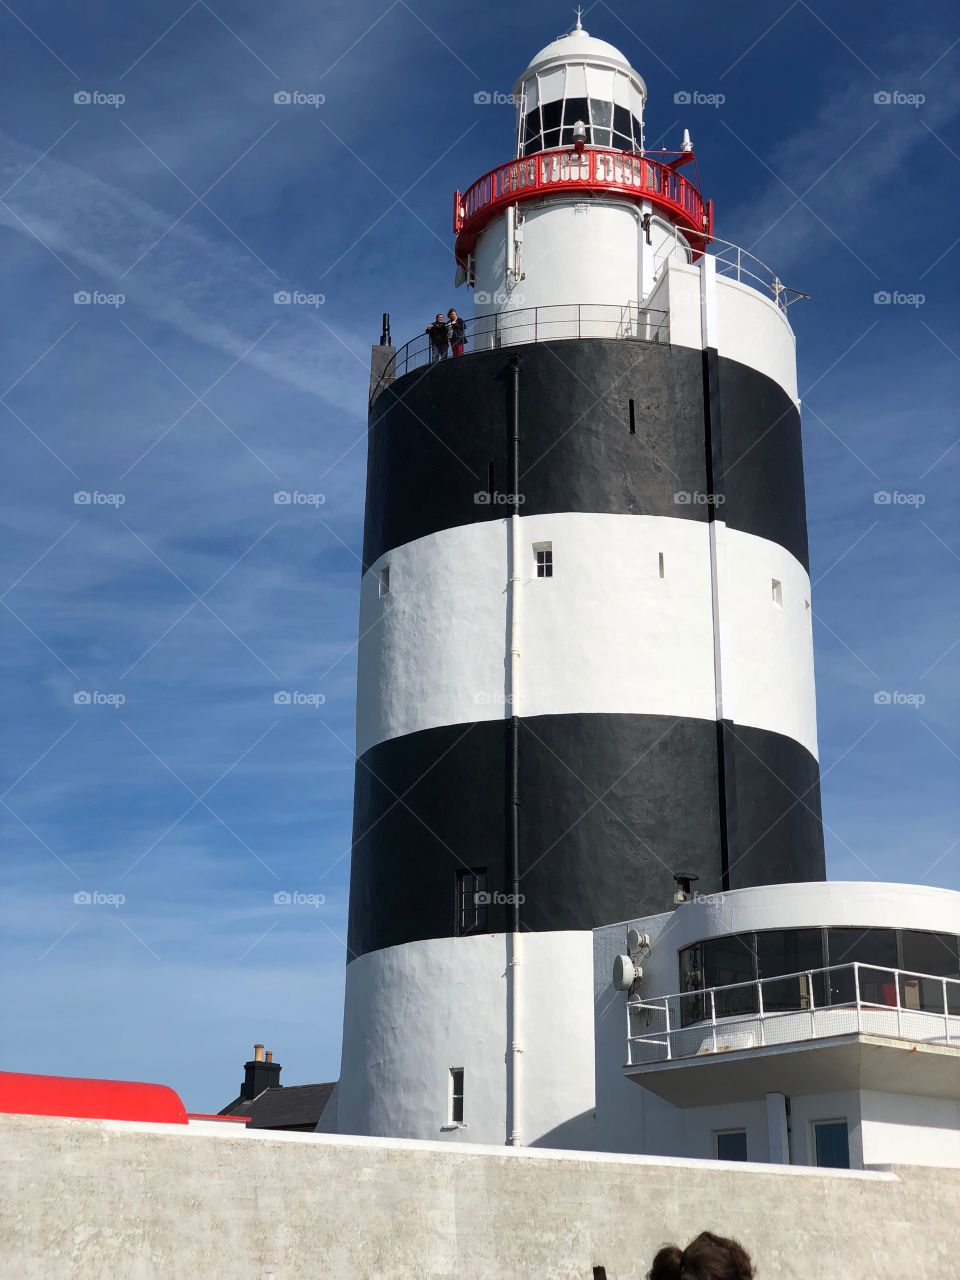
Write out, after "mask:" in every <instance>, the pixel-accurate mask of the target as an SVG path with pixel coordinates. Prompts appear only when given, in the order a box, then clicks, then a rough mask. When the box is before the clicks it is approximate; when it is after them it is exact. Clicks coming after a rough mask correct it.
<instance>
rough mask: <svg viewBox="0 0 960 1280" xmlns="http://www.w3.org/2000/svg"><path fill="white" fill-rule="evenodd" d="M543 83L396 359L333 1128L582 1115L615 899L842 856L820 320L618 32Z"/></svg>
mask: <svg viewBox="0 0 960 1280" xmlns="http://www.w3.org/2000/svg"><path fill="white" fill-rule="evenodd" d="M515 94H516V100H517V104H518V105H517V116H516V127H515V133H514V138H513V143H514V145H513V155H512V157H510V158H508V159H507V160H506V161H505V162H504V163H502V164H500V165H499V166H498V167H497V168H495V169H493V170H492V171H491V172H489V173H487V174H485V175H484V176H483V177H481V178H480V179H479V180H478V181H476V182H474V183H473V184H472V185H471V186H469V187H467V188H466V189H464V190H463V191H458V192H456V194H455V196H454V233H455V236H456V241H455V253H456V259H457V264H458V268H457V269H458V279H459V281H460V282H461V283H463V284H465V285H466V286H467V290H468V291H469V292H470V293H471V294H472V295H473V299H474V305H473V310H474V312H475V314H474V316H473V317H472V318H471V319H470V320H469V321H468V329H467V345H466V350H465V353H464V354H462V355H461V354H457V355H451V356H446V352H445V351H444V352H438V351H436V350H434V349H433V348H432V347H431V344H430V342H429V340H428V339H427V338H426V337H421V338H420V339H419V340H417V341H415V342H413V343H411V344H408V346H407V347H405V348H401V349H400V350H398V351H397V352H396V353H395V354H393V355H392V356H389V355H388V357H387V358H386V359H384V358H383V349H382V348H381V349H380V352H381V359H380V360H379V362H378V364H377V369H376V371H375V372H376V373H377V374H378V376H377V377H375V380H374V388H373V398H372V403H371V408H370V426H369V454H368V473H367V495H366V523H365V534H364V554H363V560H364V571H363V578H362V584H361V604H360V639H359V646H358V654H359V659H358V661H359V686H358V699H357V758H358V759H357V771H356V798H355V814H354V843H353V858H352V875H351V887H350V921H349V939H348V943H349V954H348V966H347V983H346V1010H345V1020H344V1042H343V1061H342V1070H341V1079H340V1084H339V1088H338V1103H337V1106H338V1111H337V1117H338V1118H337V1127H338V1129H339V1130H340V1131H341V1132H344V1133H360V1134H374V1135H384V1136H395V1137H408V1138H423V1139H433V1140H436V1139H445V1140H450V1141H470V1142H486V1143H504V1142H506V1143H514V1144H540V1145H544V1146H570V1147H587V1146H590V1145H591V1136H590V1135H591V1132H592V1124H593V1110H594V1047H593V1025H594V1008H593V978H592V958H591V930H593V929H595V928H598V927H599V926H602V925H605V924H610V923H612V922H614V921H619V920H625V919H630V918H637V917H641V916H644V915H647V914H649V913H651V912H657V911H664V910H668V909H669V907H670V904H671V903H672V901H673V900H674V894H675V893H676V892H677V885H678V883H679V884H680V885H682V886H684V887H685V888H686V889H687V890H689V889H690V887H691V886H692V887H693V889H694V891H697V892H700V893H703V894H716V893H722V892H724V891H725V890H727V889H740V888H745V887H750V886H756V885H768V884H777V883H784V882H795V881H804V880H820V879H823V877H824V853H823V836H822V827H821V820H820V800H819V770H818V763H817V743H816V724H815V705H814V682H813V652H812V638H811V612H810V580H809V576H808V560H807V533H806V513H805V504H804V487H803V469H802V458H801V444H800V418H799V408H798V400H797V386H796V355H795V340H794V335H793V332H792V330H791V327H790V324H789V322H788V319H787V302H788V300H789V298H790V293H789V291H787V290H785V289H784V288H783V286H782V285H781V284H780V282H779V281H778V280H777V279H776V277H774V276H773V275H772V273H770V272H768V271H767V270H766V269H765V268H764V267H763V266H762V265H761V264H759V263H757V262H756V261H755V260H753V259H751V258H749V255H746V254H743V253H740V252H739V251H738V250H735V249H733V248H732V247H731V246H727V245H726V244H724V243H722V242H719V241H717V240H716V239H715V237H714V235H713V226H712V221H713V217H712V208H711V206H710V204H709V203H708V202H706V201H705V200H704V199H703V198H702V196H701V194H700V191H699V188H698V184H697V183H696V182H695V181H694V180H693V177H692V175H693V174H695V172H696V163H695V160H694V155H693V150H692V147H691V145H690V142H689V138H688V137H687V136H686V135H684V140H683V143H682V145H681V147H680V149H679V150H678V151H676V152H670V153H666V152H651V151H648V150H646V149H645V142H644V115H645V111H646V97H647V93H646V86H645V84H644V81H643V80H642V78H641V77H640V76H639V75H638V74H637V72H636V71H634V70H633V69H632V67H631V66H630V64H629V62H628V61H627V59H626V58H624V56H623V55H622V54H621V53H620V52H619V51H618V50H617V49H615V48H614V47H613V46H611V45H609V44H607V43H606V42H604V41H602V40H598V39H594V38H593V37H591V36H590V35H588V34H587V32H585V31H583V30H582V28H581V26H580V23H579V20H578V23H577V26H576V28H575V29H574V30H573V31H572V32H570V33H569V34H568V35H566V36H564V37H562V38H561V39H558V40H556V41H554V42H553V43H552V44H549V45H548V46H547V47H546V48H545V49H543V50H542V51H541V52H540V53H538V54H537V55H536V57H535V58H534V59H533V61H532V62H531V63H530V65H529V67H527V69H526V70H525V71H524V72H523V73H522V75H521V76H520V78H519V79H518V81H517V84H516V87H515ZM505 141H507V142H508V146H509V140H507V139H505ZM463 310H464V311H469V310H470V308H469V306H468V307H464V308H463ZM441 357H446V358H441ZM681 891H683V890H681Z"/></svg>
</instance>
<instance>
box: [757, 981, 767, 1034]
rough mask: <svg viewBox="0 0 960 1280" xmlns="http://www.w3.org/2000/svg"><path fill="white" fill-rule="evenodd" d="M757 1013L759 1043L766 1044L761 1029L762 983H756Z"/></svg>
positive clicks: (763, 1032)
mask: <svg viewBox="0 0 960 1280" xmlns="http://www.w3.org/2000/svg"><path fill="white" fill-rule="evenodd" d="M757 1012H758V1014H759V1017H760V1043H761V1044H766V1043H767V1038H766V1033H765V1031H764V1029H763V983H762V982H758V983H757Z"/></svg>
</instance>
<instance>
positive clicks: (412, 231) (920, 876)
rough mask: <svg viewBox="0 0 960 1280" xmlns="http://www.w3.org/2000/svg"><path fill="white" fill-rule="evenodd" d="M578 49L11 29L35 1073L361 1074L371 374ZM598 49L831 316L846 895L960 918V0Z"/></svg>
mask: <svg viewBox="0 0 960 1280" xmlns="http://www.w3.org/2000/svg"><path fill="white" fill-rule="evenodd" d="M572 22H573V13H572V10H571V9H568V7H565V6H564V5H558V4H554V3H550V4H547V3H544V2H543V0H529V2H528V3H527V4H524V5H515V4H507V3H504V2H501V0H497V2H496V3H485V4H483V5H482V6H463V5H450V4H448V3H437V2H436V0H409V3H408V0H353V2H352V3H349V4H347V3H343V2H342V0H327V2H325V3H323V4H316V3H310V4H307V3H304V2H303V0H275V3H272V4H270V5H269V6H268V5H264V4H260V3H255V0H247V2H240V0H215V3H207V0H193V2H192V3H189V4H185V3H184V0H171V2H170V3H166V2H163V3H161V2H160V0H143V2H142V3H140V4H137V5H129V4H124V3H120V2H119V0H102V2H101V3H100V4H98V5H96V6H89V5H88V6H68V5H65V4H63V3H60V4H56V3H52V2H50V0H12V3H9V4H8V3H5V2H4V3H0V35H2V48H3V50H4V54H3V61H4V73H3V75H2V77H0V98H2V100H3V108H4V109H3V112H2V120H3V122H4V123H3V127H2V131H0V192H2V195H0V245H2V254H0V285H2V294H3V305H2V307H0V326H2V341H0V392H2V394H0V422H2V427H3V447H4V467H3V472H2V484H3V490H4V492H3V501H2V508H0V512H2V515H0V518H2V522H3V545H4V549H5V555H4V557H3V578H4V581H3V584H2V588H0V603H2V605H3V609H2V610H0V627H2V645H3V651H2V656H3V675H4V697H3V707H4V711H5V713H6V714H5V717H4V722H5V730H4V734H3V738H2V745H0V752H2V754H0V763H2V778H3V781H2V792H3V794H2V807H0V820H2V831H3V841H4V844H3V856H2V865H0V876H2V881H0V884H2V899H0V909H2V940H0V945H2V955H0V966H2V972H3V973H4V975H5V979H6V981H5V984H4V985H5V990H4V992H3V995H2V1003H0V1029H2V1041H0V1042H2V1043H3V1045H4V1047H5V1050H6V1052H5V1055H4V1064H3V1065H4V1066H5V1067H6V1068H7V1069H15V1070H21V1071H35V1072H48V1073H53V1074H66V1075H94V1076H108V1077H114V1078H127V1079H140V1080H158V1081H162V1082H164V1083H168V1084H171V1085H173V1086H174V1087H175V1088H176V1089H178V1091H179V1092H180V1093H181V1095H182V1097H183V1098H184V1100H185V1102H186V1104H187V1106H188V1109H191V1110H195V1111H216V1110H219V1109H220V1108H221V1107H223V1106H224V1105H226V1104H227V1103H228V1102H229V1101H230V1100H231V1099H232V1098H233V1097H235V1096H236V1093H237V1091H238V1086H239V1084H240V1081H241V1078H242V1064H243V1062H244V1060H245V1059H246V1058H247V1057H248V1056H250V1051H251V1046H252V1045H253V1043H254V1042H255V1041H257V1042H263V1043H265V1044H266V1045H267V1047H268V1048H271V1049H272V1050H273V1051H274V1054H275V1057H276V1060H277V1061H279V1062H281V1063H282V1064H283V1066H284V1074H283V1080H284V1082H285V1083H287V1084H297V1083H305V1082H309V1081H316V1080H330V1079H335V1078H336V1076H337V1074H338V1070H339V1044H340V1019H341V1009H342V994H343V970H344V963H345V936H346V908H347V892H348V883H349V848H350V828H351V810H352V785H353V767H354V759H353V735H354V697H355V680H356V648H355V640H356V626H357V606H358V588H359V575H360V563H359V554H360V546H361V532H362V518H363V485H364V466H365V432H366V394H367V380H368V367H369V349H370V344H371V343H373V342H376V340H377V339H378V336H379V332H380V315H381V312H383V311H389V312H390V313H391V315H392V320H393V334H394V339H395V341H397V342H403V341H406V340H407V339H408V338H410V337H413V336H414V335H415V334H418V333H420V332H421V331H422V329H423V327H424V325H425V323H427V321H429V320H430V319H431V318H432V316H433V314H434V313H435V312H436V311H437V310H444V311H445V310H446V309H447V307H448V306H450V305H459V308H460V310H461V311H467V312H469V309H470V308H469V306H468V305H465V304H466V303H467V300H466V299H464V298H463V297H462V292H463V291H461V293H460V294H458V293H456V292H455V291H454V289H453V274H454V267H453V261H452V239H451V235H450V211H451V195H452V192H453V190H454V188H456V187H460V188H463V187H466V186H467V185H469V183H470V182H471V181H472V180H473V179H474V178H476V177H479V176H480V175H481V174H482V173H484V172H486V170H488V169H490V168H491V167H493V166H494V165H495V164H498V163H500V162H501V161H503V160H506V159H509V158H510V155H511V154H512V143H513V121H512V110H511V108H510V107H509V106H505V105H501V104H499V103H498V102H497V100H496V94H497V93H500V94H506V93H509V91H510V89H511V87H512V84H513V81H514V79H515V77H516V75H517V74H518V73H519V72H520V71H521V70H522V69H523V68H524V67H525V66H526V65H527V63H528V61H529V59H530V58H531V57H532V56H533V54H534V53H535V52H536V51H537V50H538V49H540V48H541V47H542V46H543V45H545V44H547V43H549V41H550V40H552V39H553V38H555V37H556V36H558V35H560V34H561V33H562V32H563V31H565V30H566V29H568V28H569V26H570V25H571V24H572ZM583 24H584V26H585V28H586V29H587V30H588V31H589V32H590V33H591V34H592V35H596V36H599V37H601V38H602V39H606V40H609V41H610V42H612V43H613V44H615V45H617V46H618V47H619V48H620V49H622V50H623V52H624V53H625V54H626V56H627V57H628V58H629V59H630V61H631V62H632V64H633V65H634V66H635V67H636V68H637V69H638V70H639V71H640V72H641V74H642V75H643V76H644V77H645V79H646V81H647V85H648V88H649V103H648V108H647V141H648V145H649V146H651V147H659V146H667V147H672V148H676V147H677V146H678V145H679V142H680V138H681V135H682V131H683V129H684V127H687V128H689V129H690V132H691V134H692V137H693V141H694V144H695V147H696V150H697V156H698V162H699V168H700V173H701V177H702V180H703V185H704V190H705V194H707V195H710V196H712V197H713V199H714V202H715V208H716V231H717V234H718V235H719V236H721V237H722V238H723V239H725V240H729V241H733V242H735V243H737V244H739V245H742V246H743V247H745V248H747V249H749V250H750V251H751V252H753V253H754V254H756V255H757V256H758V257H760V258H761V259H763V260H764V261H765V262H767V263H769V264H770V265H771V266H772V267H773V268H774V269H775V270H776V272H777V273H778V274H779V276H780V277H781V279H782V280H784V282H785V283H786V284H787V285H790V286H792V287H794V288H797V289H799V290H802V291H804V292H807V293H809V294H811V298H810V300H809V301H803V302H799V303H797V304H796V305H795V306H794V307H792V308H791V311H790V319H791V322H792V323H793V325H794V328H795V330H796V334H797V339H798V351H799V367H800V387H801V395H802V398H803V430H804V449H805V465H806V482H807V502H808V511H809V522H810V540H811V576H812V579H813V608H814V641H815V651H816V671H817V698H818V715H819V734H820V753H821V764H822V770H823V808H824V819H825V824H826V843H827V850H828V868H829V874H830V876H831V878H834V879H863V880H906V881H913V882H918V883H923V884H931V885H942V886H947V887H952V888H960V798H958V797H960V789H958V787H957V779H958V772H960V769H958V766H960V733H958V728H957V726H958V724H960V705H958V693H960V680H958V662H960V514H958V510H960V509H958V504H957V501H956V491H957V488H958V479H960V475H958V467H960V422H958V413H957V405H958V402H960V398H958V395H957V381H958V373H960V367H958V366H960V323H958V310H957V307H956V294H957V288H956V286H957V281H958V269H960V239H958V226H957V219H956V209H957V207H958V194H960V192H958V187H960V129H958V116H960V75H958V67H960V42H958V41H960V23H958V20H957V15H956V10H955V8H954V7H953V6H951V5H948V3H947V2H946V0H932V2H931V3H929V4H926V5H924V6H922V7H919V6H918V7H916V8H912V9H910V10H905V9H904V6H903V5H902V4H893V3H889V2H884V3H879V4H878V3H875V2H873V0H871V2H870V3H867V0H848V2H847V3H845V4H844V5H842V6H836V5H834V6H829V7H828V6H827V5H826V4H825V3H824V0H817V3H816V4H808V3H807V2H806V0H794V2H793V3H791V4H786V3H782V0H775V2H774V3H771V2H770V0H765V2H764V3H760V2H759V0H734V3H731V4H727V5H723V6H717V5H707V4H704V3H693V2H692V0H673V3H671V4H669V5H668V4H663V3H649V4H643V5H639V4H636V5H617V6H613V5H608V4H607V3H605V0H598V2H597V3H592V4H585V5H584V17H583ZM277 94H280V95H281V100H280V101H276V100H275V95H277ZM478 94H479V95H481V98H482V99H485V98H487V97H491V96H493V98H494V101H492V102H487V101H483V100H482V101H479V102H478V101H476V100H475V95H478ZM78 95H79V96H78ZM678 95H679V96H680V98H679V101H678V100H677V98H678ZM682 95H689V96H690V98H691V99H692V101H690V102H688V103H685V102H684V101H683V96H682ZM284 96H287V97H289V98H290V99H292V100H290V101H283V97H284ZM277 293H288V294H294V293H295V294H296V295H297V297H298V299H299V300H298V301H295V302H291V303H286V304H283V303H276V302H275V301H274V297H275V294H277ZM885 298H886V299H888V300H886V301H885V300H884V299H885ZM84 299H87V300H84ZM585 301H590V300H589V299H585ZM278 493H279V494H285V493H297V494H299V495H301V497H300V498H299V500H297V501H291V502H286V503H285V502H283V501H276V500H275V495H276V494H278ZM278 693H288V694H291V695H293V694H297V695H303V696H301V697H292V696H291V698H290V699H289V700H287V701H280V702H277V701H275V697H276V695H277V694H278ZM278 894H280V895H288V896H289V897H290V898H291V899H292V901H289V902H285V901H283V900H280V901H277V900H276V897H275V895H278Z"/></svg>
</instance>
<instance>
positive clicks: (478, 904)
mask: <svg viewBox="0 0 960 1280" xmlns="http://www.w3.org/2000/svg"><path fill="white" fill-rule="evenodd" d="M489 902H490V895H489V893H488V892H487V868H486V867H467V868H464V869H463V870H462V871H458V872H457V920H456V924H457V936H458V937H460V938H464V937H467V936H468V935H469V934H471V933H486V931H487V910H488V905H489Z"/></svg>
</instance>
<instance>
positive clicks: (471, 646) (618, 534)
mask: <svg viewBox="0 0 960 1280" xmlns="http://www.w3.org/2000/svg"><path fill="white" fill-rule="evenodd" d="M520 528H521V533H522V537H523V539H524V541H525V543H526V551H525V554H526V558H527V562H528V565H529V572H528V575H527V577H526V578H525V580H524V586H523V608H522V619H523V621H522V634H521V641H520V644H521V663H522V670H523V688H524V696H523V715H525V716H536V715H560V714H572V713H586V712H595V713H632V714H638V715H663V716H673V717H692V718H696V719H704V720H714V719H715V718H716V689H715V682H714V650H713V636H714V632H713V613H712V606H711V580H710V550H709V531H708V527H707V525H706V524H705V523H701V522H699V521H694V520H684V519H672V518H664V517H659V516H626V515H591V514H582V513H572V512H561V513H558V514H554V515H546V516H525V517H522V518H521V521H520ZM718 539H721V540H722V545H721V547H720V556H721V562H722V572H723V578H722V581H723V584H724V588H725V591H724V595H723V596H722V597H721V598H722V599H723V600H724V601H725V602H726V609H725V612H724V613H723V615H722V617H721V626H722V627H723V628H724V639H725V642H726V644H727V649H728V678H727V683H728V686H729V687H728V688H725V690H724V714H725V715H727V716H728V717H732V718H733V719H735V720H736V721H738V722H739V723H741V724H744V725H748V726H752V727H755V728H759V729H769V730H771V731H772V732H775V733H781V734H784V735H786V736H788V737H791V738H794V739H795V740H796V741H798V742H800V743H801V744H802V745H803V746H805V747H806V748H807V750H808V751H810V752H811V753H812V754H813V755H816V751H817V739H816V702H815V695H814V682H813V639H812V630H811V625H810V611H809V609H808V608H807V602H808V601H809V599H810V582H809V578H808V577H807V574H806V572H805V571H804V569H803V567H802V566H801V565H800V563H799V562H798V561H797V560H796V559H794V557H793V556H792V555H790V553H789V552H787V551H785V550H784V549H783V548H782V547H780V546H779V545H778V544H776V543H773V542H770V541H768V540H767V539H764V538H757V537H755V536H753V535H751V534H745V533H740V532H737V531H732V530H724V529H723V528H721V527H718ZM543 541H549V542H552V543H553V560H554V576H553V577H552V578H537V577H536V576H535V573H536V571H535V564H534V553H533V545H534V543H537V542H543ZM507 547H508V542H507V522H506V521H495V520H488V521H484V522H480V523H477V524H472V525H464V526H461V527H459V528H454V529H449V530H443V531H442V532H440V533H436V534H430V535H428V536H427V537H424V538H418V539H416V540H415V541H413V542H409V543H406V544H404V545H403V546H401V547H395V548H394V549H393V550H392V551H389V552H387V553H386V554H385V555H383V556H381V557H380V559H379V560H377V561H376V562H375V563H374V564H373V565H372V566H371V568H370V569H369V570H368V571H367V573H366V574H365V575H364V577H363V581H362V583H361V588H360V642H359V646H358V666H359V670H358V686H357V689H358V691H357V753H358V754H360V755H362V754H363V752H364V751H367V750H368V749H369V748H370V747H371V746H373V745H374V744H375V743H377V742H383V741H385V740H387V739H389V738H395V737H399V736H401V735H402V734H405V733H413V732H416V731H418V730H420V729H428V728H435V727H437V726H439V725H446V724H469V723H471V722H473V721H478V720H479V721H484V720H500V719H503V718H504V717H505V716H509V714H510V707H509V706H508V705H507V703H506V697H507V667H508V664H507V657H508V655H507V652H506V650H507V643H508V641H507V590H506V589H507V577H508V564H507ZM661 554H662V555H663V558H664V576H663V578H661V577H660V570H659V557H660V555H661ZM385 565H389V567H390V592H389V594H388V595H386V596H382V597H381V596H380V594H379V575H380V571H381V569H382V568H383V567H384V566H385ZM774 578H776V579H777V580H778V581H780V582H781V583H782V602H783V603H782V607H778V606H777V605H775V604H774V602H773V599H772V595H771V582H772V580H773V579H774Z"/></svg>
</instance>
